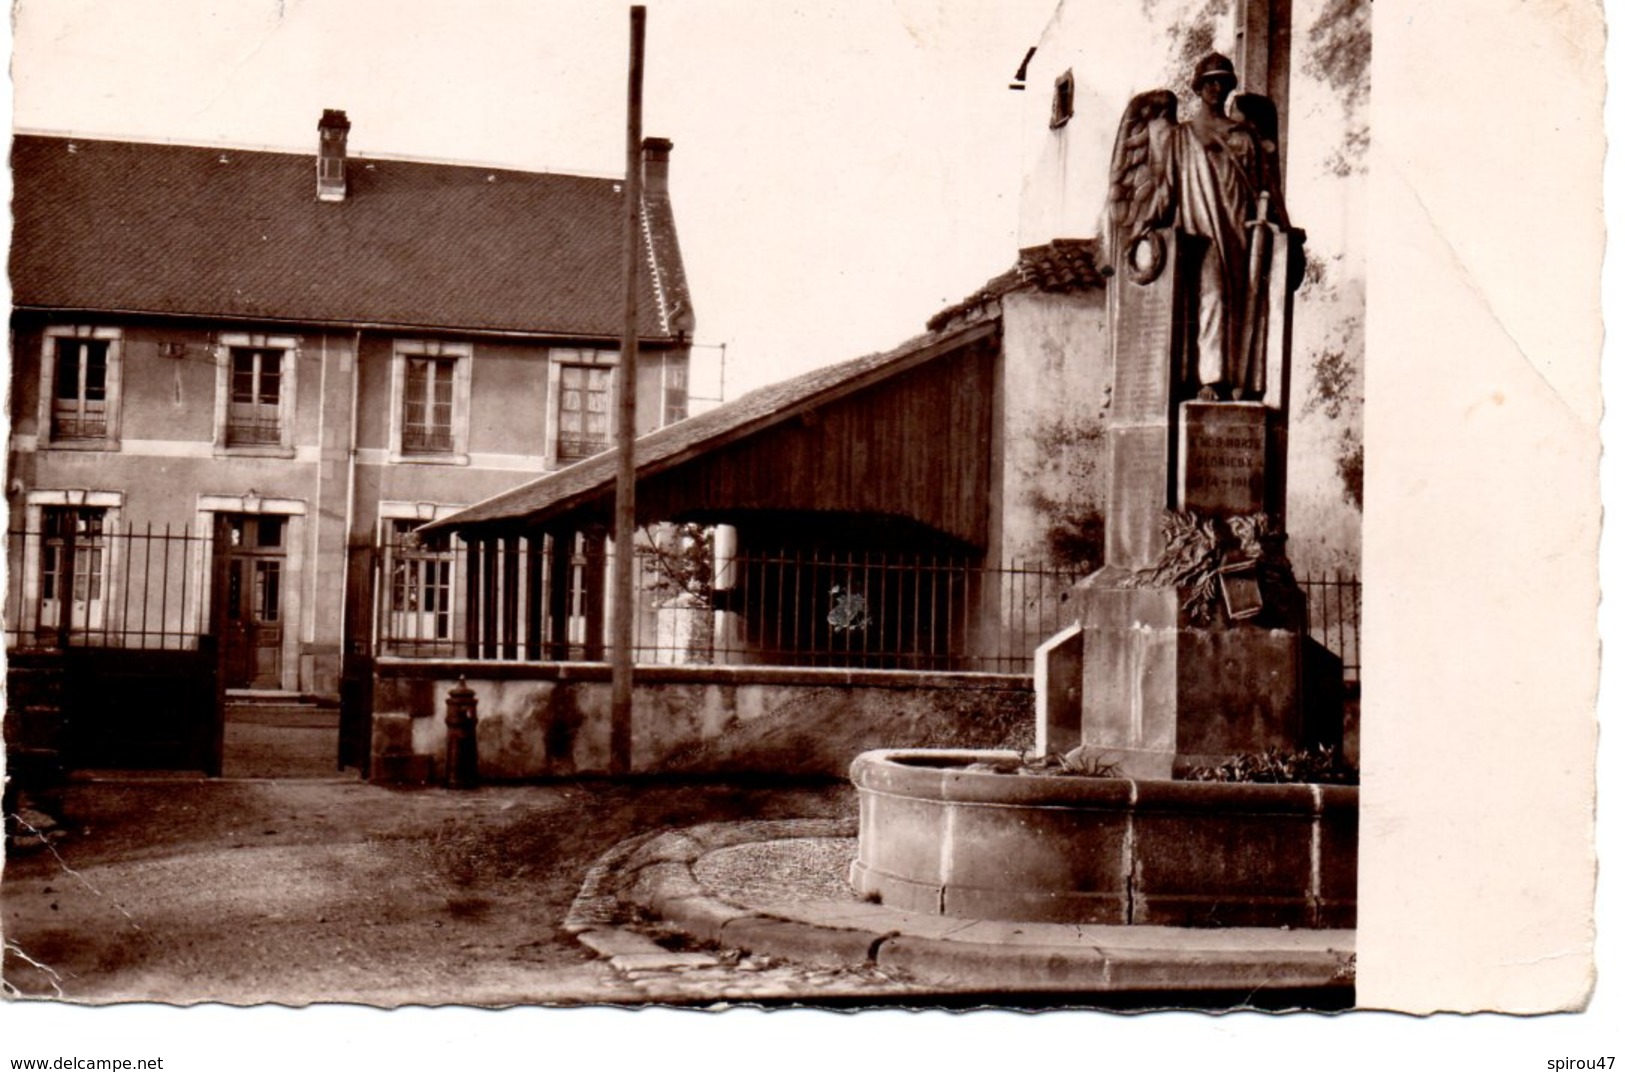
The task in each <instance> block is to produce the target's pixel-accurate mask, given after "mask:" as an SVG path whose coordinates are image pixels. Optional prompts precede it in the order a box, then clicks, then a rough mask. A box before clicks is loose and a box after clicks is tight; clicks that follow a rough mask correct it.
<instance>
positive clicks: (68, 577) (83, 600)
mask: <svg viewBox="0 0 1625 1072" xmlns="http://www.w3.org/2000/svg"><path fill="white" fill-rule="evenodd" d="M106 521H107V511H106V510H103V509H100V508H97V507H72V506H47V507H44V508H42V509H41V511H40V585H39V600H40V602H39V624H40V628H42V629H56V628H59V627H60V626H61V625H62V615H63V612H64V610H65V604H64V600H69V601H71V603H72V612H73V618H72V627H73V628H74V629H77V630H91V629H100V628H101V626H102V612H103V603H104V600H103V588H104V584H105V577H104V575H103V571H104V569H105V567H106V556H107V543H106V535H105V532H106Z"/></svg>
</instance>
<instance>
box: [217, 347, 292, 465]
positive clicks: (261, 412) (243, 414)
mask: <svg viewBox="0 0 1625 1072" xmlns="http://www.w3.org/2000/svg"><path fill="white" fill-rule="evenodd" d="M283 353H284V351H282V350H267V349H249V348H247V347H233V348H232V350H231V404H230V406H229V408H228V410H227V413H226V445H227V446H228V447H242V446H264V445H266V444H280V443H281V442H282V355H283Z"/></svg>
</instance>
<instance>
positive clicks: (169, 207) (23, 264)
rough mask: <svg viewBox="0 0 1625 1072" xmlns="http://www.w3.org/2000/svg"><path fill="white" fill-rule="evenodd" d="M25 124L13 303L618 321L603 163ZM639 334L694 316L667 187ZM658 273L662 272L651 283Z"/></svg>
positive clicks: (614, 194)
mask: <svg viewBox="0 0 1625 1072" xmlns="http://www.w3.org/2000/svg"><path fill="white" fill-rule="evenodd" d="M314 143H315V139H314V138H312V152H311V153H309V154H298V153H274V152H259V151H248V150H241V149H218V148H200V147H195V146H179V145H153V144H141V143H131V142H119V141H98V140H92V139H83V138H66V137H48V136H41V135H19V136H17V137H16V138H15V139H14V140H13V142H12V157H11V160H12V171H13V178H14V182H15V187H14V190H15V193H14V197H15V202H14V228H13V238H12V249H11V280H12V292H13V301H14V302H15V303H16V304H17V305H18V306H22V307H33V308H46V309H75V310H89V311H108V312H125V313H156V314H175V315H192V316H226V317H243V318H252V319H268V320H288V321H303V322H316V323H362V324H381V325H393V326H408V327H425V328H445V329H464V330H487V331H503V332H518V333H524V334H542V335H562V336H585V337H595V338H596V337H608V338H618V337H619V336H620V334H621V320H622V315H623V313H622V298H621V288H622V257H621V235H622V230H623V227H624V215H623V212H622V205H623V201H622V196H621V193H620V186H621V184H620V183H619V182H618V181H616V180H614V179H602V178H587V177H583V176H576V175H560V174H544V173H534V172H521V171H509V170H502V169H498V168H489V167H470V166H463V165H449V164H431V163H419V162H409V161H399V160H386V159H373V158H364V157H355V156H352V157H351V159H350V161H349V163H348V168H347V173H348V185H349V192H348V196H347V197H346V199H345V200H343V201H341V202H334V203H325V202H320V201H318V200H317V199H316V166H315V152H314ZM643 245H644V248H643V249H642V250H640V255H641V260H642V262H643V263H645V264H647V265H649V267H650V271H648V272H645V273H643V276H642V278H643V281H644V285H643V289H642V293H641V295H640V297H639V311H640V317H639V319H640V327H639V333H640V335H641V336H642V337H644V338H664V337H669V336H672V335H674V334H676V333H677V332H678V331H682V330H689V331H691V330H692V326H693V321H692V314H691V312H690V306H689V298H688V293H687V286H686V284H685V283H684V281H683V272H682V265H681V263H680V261H679V259H678V253H677V244H676V232H675V226H674V224H673V222H672V220H671V218H670V204H669V202H668V201H666V200H665V199H664V198H659V199H651V200H650V202H649V203H648V204H647V205H646V210H645V236H644V244H643ZM657 278H658V280H659V285H658V286H657V285H656V280H657Z"/></svg>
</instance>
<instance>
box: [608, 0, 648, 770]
mask: <svg viewBox="0 0 1625 1072" xmlns="http://www.w3.org/2000/svg"><path fill="white" fill-rule="evenodd" d="M631 16H632V46H631V57H630V62H629V64H628V69H627V80H626V183H625V186H624V192H625V195H626V236H625V244H624V246H623V248H622V253H623V258H624V260H623V264H624V267H625V269H626V321H625V324H624V326H623V328H622V331H621V367H620V376H619V379H618V383H617V388H618V390H617V392H616V394H617V403H618V404H617V407H616V421H615V452H616V458H615V462H616V465H615V533H614V535H615V569H614V577H613V581H614V583H613V585H612V587H613V592H612V594H611V598H612V599H613V601H614V614H615V629H614V635H613V637H612V639H611V648H610V664H609V665H610V714H609V769H610V773H612V774H627V773H629V772H630V771H631V769H632V627H633V617H634V615H633V613H632V562H633V549H632V527H633V521H634V517H635V505H634V502H633V495H632V491H633V482H634V481H635V480H636V478H637V468H636V466H635V465H634V464H633V456H632V449H633V440H634V439H635V438H636V437H637V406H638V274H639V269H640V261H641V258H640V257H639V256H638V251H639V247H640V246H641V245H642V243H641V241H640V239H641V238H642V233H643V227H642V222H643V221H642V215H643V213H642V209H643V155H642V154H643V24H644V16H645V11H644V9H643V7H642V6H641V5H637V6H634V7H633V8H632V11H631Z"/></svg>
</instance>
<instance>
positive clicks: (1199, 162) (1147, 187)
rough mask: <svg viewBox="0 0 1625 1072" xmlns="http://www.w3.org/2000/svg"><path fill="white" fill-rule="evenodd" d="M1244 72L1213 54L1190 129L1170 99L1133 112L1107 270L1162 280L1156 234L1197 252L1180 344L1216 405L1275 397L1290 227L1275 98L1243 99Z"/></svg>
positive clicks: (1190, 378) (1109, 231)
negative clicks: (1274, 261)
mask: <svg viewBox="0 0 1625 1072" xmlns="http://www.w3.org/2000/svg"><path fill="white" fill-rule="evenodd" d="M1235 88H1236V72H1235V67H1234V65H1233V64H1232V63H1231V62H1230V60H1229V58H1228V57H1226V56H1221V55H1219V54H1217V53H1214V54H1212V55H1209V56H1208V57H1206V58H1205V59H1203V60H1202V61H1201V62H1200V63H1198V64H1197V65H1196V71H1195V74H1194V75H1193V76H1192V79H1191V89H1192V90H1193V91H1194V92H1195V93H1196V95H1197V99H1198V101H1199V104H1198V106H1197V108H1196V110H1195V114H1194V115H1192V116H1191V117H1190V118H1189V119H1186V120H1184V121H1180V120H1178V118H1177V109H1178V99H1177V98H1176V97H1175V95H1174V94H1173V93H1172V92H1170V91H1169V90H1166V89H1159V90H1153V91H1151V92H1149V93H1142V94H1139V95H1138V96H1136V97H1135V98H1134V99H1133V100H1132V101H1131V102H1130V103H1129V106H1128V109H1127V111H1125V112H1124V113H1123V119H1122V123H1121V125H1120V126H1119V128H1118V134H1117V142H1116V145H1115V148H1114V150H1113V153H1112V165H1111V166H1112V172H1111V187H1110V191H1111V192H1110V204H1109V205H1108V208H1107V217H1108V218H1107V221H1106V227H1105V229H1104V230H1105V234H1104V235H1103V237H1104V238H1105V240H1106V250H1107V256H1106V258H1103V260H1104V262H1105V263H1107V264H1110V265H1112V266H1113V267H1115V261H1116V259H1117V257H1118V256H1119V255H1120V254H1126V255H1127V269H1128V271H1129V274H1130V275H1131V277H1132V278H1134V279H1135V281H1136V282H1140V283H1144V282H1149V281H1150V279H1151V278H1154V277H1155V275H1156V273H1157V272H1158V271H1160V269H1161V267H1162V266H1163V263H1164V262H1165V260H1166V251H1165V250H1164V249H1161V248H1159V245H1158V242H1159V240H1158V238H1157V234H1156V231H1157V229H1160V228H1165V227H1169V226H1172V227H1173V229H1174V231H1175V232H1176V233H1177V234H1178V235H1179V238H1180V241H1181V243H1182V245H1183V247H1184V249H1185V251H1186V253H1187V257H1186V263H1187V265H1188V267H1187V269H1186V276H1185V279H1184V284H1185V288H1186V290H1187V291H1188V297H1187V300H1188V302H1190V303H1191V306H1192V312H1191V313H1190V314H1188V315H1187V316H1186V317H1185V318H1184V319H1185V321H1186V327H1187V330H1186V333H1185V334H1186V337H1185V338H1183V339H1181V340H1180V342H1181V343H1182V346H1181V368H1180V371H1181V375H1180V382H1181V383H1183V384H1190V383H1195V384H1197V385H1199V386H1198V388H1197V392H1196V397H1198V398H1200V399H1202V400H1204V401H1214V400H1216V399H1219V398H1221V397H1223V395H1221V392H1222V391H1228V397H1230V398H1231V399H1234V400H1236V401H1240V400H1242V399H1257V398H1260V397H1261V396H1262V395H1263V393H1264V387H1265V353H1264V348H1265V344H1266V341H1267V338H1268V335H1267V321H1266V320H1265V318H1264V315H1263V314H1264V313H1265V312H1266V310H1265V309H1264V308H1262V307H1261V304H1260V302H1261V299H1262V298H1263V296H1264V294H1265V290H1266V284H1267V276H1266V273H1267V268H1268V264H1269V259H1270V244H1271V243H1270V240H1271V230H1270V229H1269V228H1267V227H1265V226H1264V224H1266V223H1268V224H1273V225H1274V226H1275V227H1276V228H1282V229H1284V228H1286V227H1288V226H1289V225H1288V223H1287V219H1286V208H1285V199H1284V197H1283V196H1282V193H1281V189H1280V174H1281V169H1280V161H1279V156H1278V152H1277V145H1276V141H1275V128H1276V125H1277V124H1276V120H1275V108H1274V106H1273V105H1272V104H1271V103H1270V101H1269V99H1268V98H1266V97H1262V96H1258V95H1256V94H1244V95H1242V96H1240V97H1237V98H1236V101H1235V108H1236V111H1237V113H1239V114H1236V115H1231V114H1229V113H1228V112H1227V111H1226V109H1225V103H1226V101H1227V100H1228V99H1229V98H1230V96H1231V94H1232V93H1233V92H1234V91H1235Z"/></svg>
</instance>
